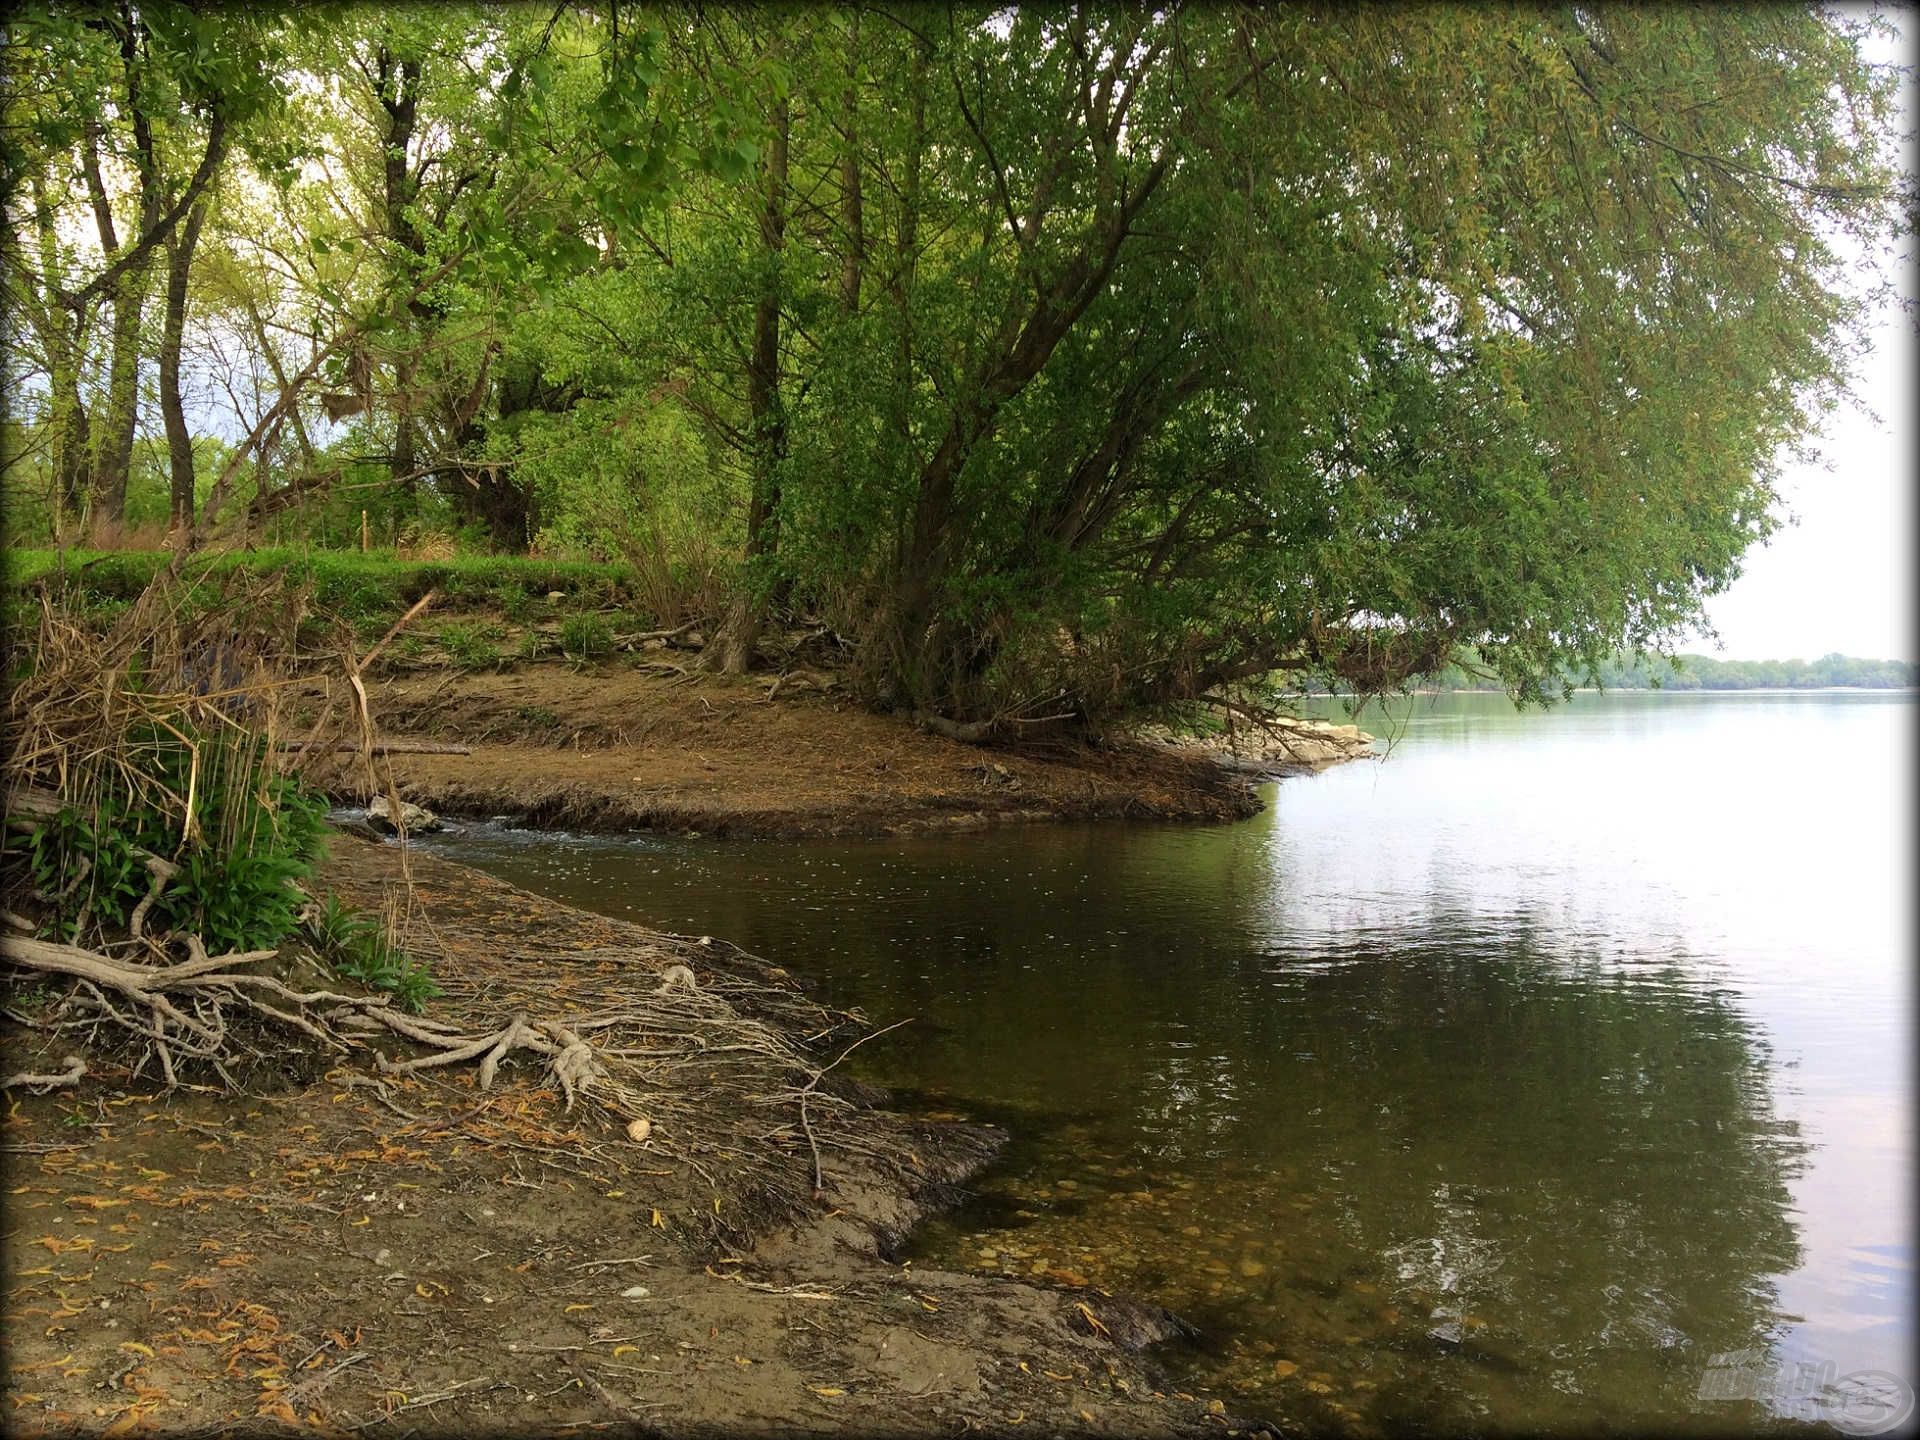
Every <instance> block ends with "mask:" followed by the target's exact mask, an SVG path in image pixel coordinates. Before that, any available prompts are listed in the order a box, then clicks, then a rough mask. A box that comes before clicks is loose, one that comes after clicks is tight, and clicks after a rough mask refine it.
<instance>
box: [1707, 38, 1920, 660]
mask: <svg viewBox="0 0 1920 1440" xmlns="http://www.w3.org/2000/svg"><path fill="white" fill-rule="evenodd" d="M1844 8H1854V7H1850V6H1849V7H1844ZM1883 13H1888V14H1891V15H1892V16H1893V17H1894V19H1895V20H1896V21H1897V22H1898V24H1899V26H1900V29H1901V31H1902V37H1901V39H1900V40H1899V41H1898V42H1897V43H1883V44H1881V45H1878V46H1876V47H1875V53H1874V56H1873V58H1874V59H1876V60H1887V61H1899V62H1901V63H1903V64H1908V65H1911V64H1912V63H1913V60H1914V58H1915V40H1916V38H1920V23H1916V17H1915V14H1914V11H1913V9H1912V8H1911V7H1909V6H1901V7H1898V8H1889V9H1887V10H1886V11H1884V12H1883ZM1903 83H1904V92H1905V101H1904V105H1903V108H1904V110H1905V114H1906V120H1905V124H1904V125H1903V127H1902V128H1907V129H1910V128H1911V127H1912V125H1913V122H1914V117H1915V116H1916V115H1920V108H1916V105H1915V91H1914V76H1913V73H1912V72H1911V70H1910V71H1909V72H1908V73H1907V75H1906V77H1905V80H1904V82H1903ZM1904 153H1905V157H1906V164H1907V168H1908V169H1909V170H1911V169H1912V168H1913V164H1914V153H1915V152H1914V147H1913V144H1912V142H1911V140H1909V142H1908V144H1907V146H1906V149H1905V152H1904ZM1909 248H1911V242H1909ZM1914 284H1915V282H1914V270H1913V266H1912V263H1911V261H1909V263H1908V266H1907V269H1906V273H1905V276H1904V277H1903V280H1902V288H1903V289H1904V290H1905V292H1906V293H1907V295H1908V296H1909V297H1912V296H1913V294H1914ZM1914 324H1915V322H1914V320H1912V319H1909V318H1908V317H1907V316H1905V315H1902V314H1899V313H1889V314H1887V315H1884V316H1883V317H1881V320H1880V323H1879V324H1878V325H1877V326H1876V327H1875V328H1874V334H1873V338H1874V348H1873V353H1872V355H1871V356H1869V357H1868V358H1867V359H1866V360H1865V361H1864V362H1863V364H1862V367H1861V373H1860V374H1859V376H1858V378H1857V380H1856V382H1855V386H1854V391H1855V395H1856V396H1857V397H1858V399H1859V400H1860V401H1862V402H1863V404H1864V407H1865V410H1866V411H1871V412H1872V413H1871V414H1868V413H1864V411H1863V410H1862V408H1860V407H1859V406H1847V407H1843V408H1842V409H1840V410H1837V411H1835V412H1834V414H1832V415H1831V416H1829V417H1828V419H1827V423H1826V427H1825V434H1824V437H1823V443H1822V446H1821V461H1822V463H1816V464H1812V465H1799V466H1795V467H1793V468H1792V469H1790V470H1789V471H1788V472H1787V473H1786V475H1785V476H1784V477H1783V479H1782V483H1781V487H1780V489H1781V494H1782V497H1783V499H1784V500H1785V502H1786V508H1787V511H1788V512H1789V513H1790V514H1791V515H1793V516H1794V517H1795V520H1796V523H1794V524H1792V525H1789V526H1788V527H1786V528H1785V529H1783V530H1781V531H1780V532H1779V533H1777V534H1776V535H1775V536H1774V537H1773V539H1772V540H1771V541H1770V542H1769V543H1768V544H1767V545H1766V546H1764V547H1761V548H1756V549H1755V550H1753V551H1752V552H1750V553H1749V555H1748V557H1747V563H1746V568H1745V573H1744V574H1742V575H1741V577H1740V578H1739V579H1738V580H1736V581H1735V582H1734V583H1733V585H1732V586H1731V587H1730V588H1729V589H1728V590H1727V592H1726V593H1725V594H1724V595H1720V596H1718V597H1716V598H1715V599H1713V600H1712V601H1710V602H1709V603H1708V605H1707V616H1708V619H1709V620H1711V621H1712V623H1713V626H1714V628H1715V629H1716V630H1717V631H1718V632H1719V634H1720V639H1721V642H1722V647H1721V648H1719V649H1715V648H1714V647H1713V646H1712V645H1711V644H1710V643H1708V642H1706V641H1705V640H1700V641H1696V642H1695V643H1693V644H1690V645H1684V646H1682V648H1683V649H1689V650H1695V651H1700V652H1705V653H1712V654H1717V655H1720V656H1722V657H1723V658H1725V659H1728V660H1786V659H1790V658H1793V657H1796V656H1797V657H1798V658H1800V659H1802V660H1813V659H1817V658H1818V657H1820V656H1821V655H1825V654H1827V653H1829V652H1831V651H1835V650H1837V651H1839V652H1840V653H1842V654H1844V655H1861V656H1866V657H1868V658H1869V659H1876V660H1889V659H1899V660H1914V659H1920V647H1917V646H1916V644H1915V640H1916V637H1915V633H1914V614H1913V609H1914V601H1915V597H1914V593H1913V578H1914V550H1915V540H1916V537H1915V535H1914V524H1915V520H1916V516H1915V513H1914V488H1915V483H1916V482H1915V470H1916V463H1917V462H1920V453H1917V452H1916V451H1915V448H1914V444H1915V439H1916V432H1915V427H1914V415H1913V407H1914V386H1915V380H1916V379H1917V378H1920V377H1916V375H1915V374H1914V350H1915V336H1914ZM1823 467H1826V468H1823Z"/></svg>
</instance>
